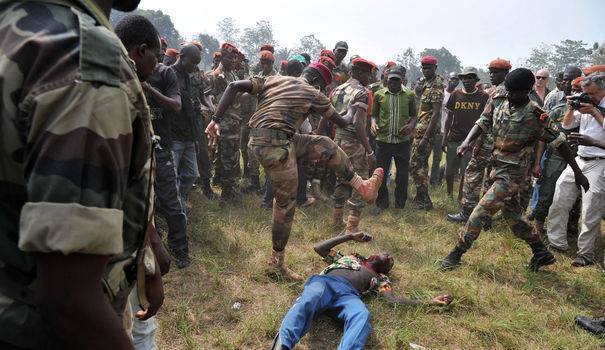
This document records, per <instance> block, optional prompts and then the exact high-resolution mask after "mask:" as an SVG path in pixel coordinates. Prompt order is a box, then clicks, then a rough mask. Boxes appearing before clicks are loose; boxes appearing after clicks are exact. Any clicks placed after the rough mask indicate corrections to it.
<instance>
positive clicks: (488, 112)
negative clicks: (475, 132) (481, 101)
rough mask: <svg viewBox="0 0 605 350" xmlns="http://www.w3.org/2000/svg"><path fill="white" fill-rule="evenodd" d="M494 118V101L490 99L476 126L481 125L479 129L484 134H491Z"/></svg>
mask: <svg viewBox="0 0 605 350" xmlns="http://www.w3.org/2000/svg"><path fill="white" fill-rule="evenodd" d="M493 116H494V100H493V99H491V98H490V99H489V100H488V101H487V104H486V105H485V109H484V110H483V113H481V117H479V119H477V121H476V122H475V124H476V125H479V127H480V128H481V130H482V131H483V132H484V133H490V132H492V125H493Z"/></svg>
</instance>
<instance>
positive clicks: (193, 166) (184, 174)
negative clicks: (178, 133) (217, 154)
mask: <svg viewBox="0 0 605 350" xmlns="http://www.w3.org/2000/svg"><path fill="white" fill-rule="evenodd" d="M172 151H173V152H174V164H175V165H176V170H177V173H178V175H179V179H178V180H179V192H180V194H181V199H182V200H183V204H184V203H185V201H187V197H188V196H189V192H191V188H192V187H193V183H194V182H195V179H197V177H198V176H200V173H199V171H198V168H197V157H196V154H195V142H193V141H173V142H172Z"/></svg>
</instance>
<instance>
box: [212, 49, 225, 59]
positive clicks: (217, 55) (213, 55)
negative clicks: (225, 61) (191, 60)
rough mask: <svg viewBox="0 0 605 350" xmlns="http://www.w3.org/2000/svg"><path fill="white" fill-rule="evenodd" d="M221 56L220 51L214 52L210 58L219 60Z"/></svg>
mask: <svg viewBox="0 0 605 350" xmlns="http://www.w3.org/2000/svg"><path fill="white" fill-rule="evenodd" d="M222 55H223V54H222V53H221V52H220V51H215V52H214V53H213V54H212V58H213V59H217V58H220V57H221V56H222Z"/></svg>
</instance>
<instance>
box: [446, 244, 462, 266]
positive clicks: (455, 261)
mask: <svg viewBox="0 0 605 350" xmlns="http://www.w3.org/2000/svg"><path fill="white" fill-rule="evenodd" d="M465 252H466V250H463V249H462V248H460V247H458V246H456V247H454V250H452V251H451V252H450V253H449V254H448V255H447V256H446V257H445V258H443V260H441V269H442V270H451V269H453V268H455V267H456V266H458V265H460V259H461V258H462V254H464V253H465Z"/></svg>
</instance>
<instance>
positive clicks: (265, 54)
mask: <svg viewBox="0 0 605 350" xmlns="http://www.w3.org/2000/svg"><path fill="white" fill-rule="evenodd" d="M260 59H261V60H269V61H271V62H274V61H275V56H273V53H272V52H271V51H269V50H263V51H261V52H260Z"/></svg>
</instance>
